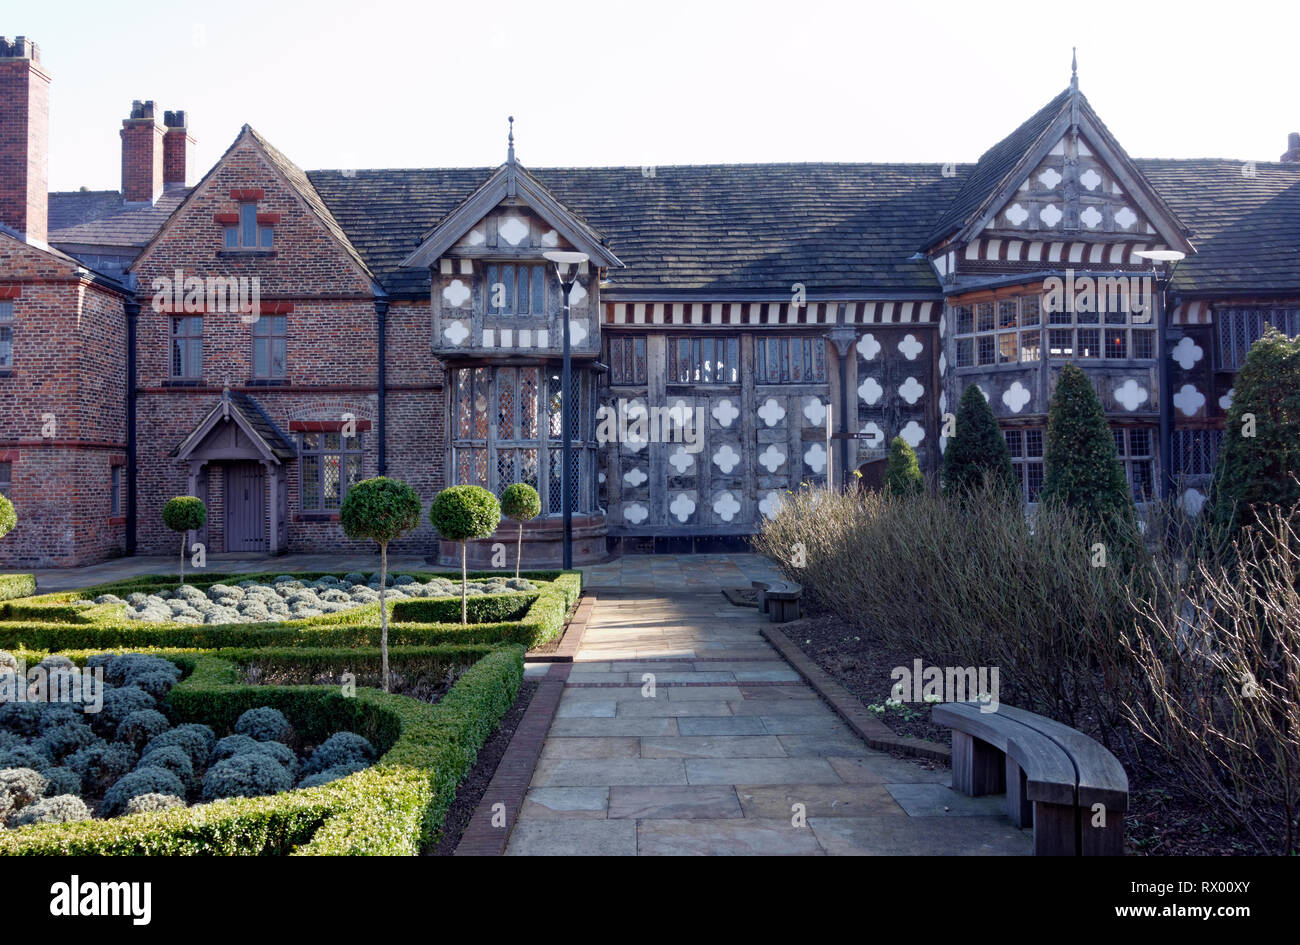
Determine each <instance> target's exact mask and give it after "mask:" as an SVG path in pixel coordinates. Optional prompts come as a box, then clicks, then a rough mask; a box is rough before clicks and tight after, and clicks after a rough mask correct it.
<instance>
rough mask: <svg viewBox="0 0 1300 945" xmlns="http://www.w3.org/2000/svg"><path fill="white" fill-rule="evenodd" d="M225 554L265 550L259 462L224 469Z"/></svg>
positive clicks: (263, 478)
mask: <svg viewBox="0 0 1300 945" xmlns="http://www.w3.org/2000/svg"><path fill="white" fill-rule="evenodd" d="M224 517H225V532H226V551H266V548H267V541H266V471H265V470H264V469H263V467H262V465H261V463H233V464H231V465H229V466H227V467H226V490H225V516H224Z"/></svg>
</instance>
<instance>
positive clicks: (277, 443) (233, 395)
mask: <svg viewBox="0 0 1300 945" xmlns="http://www.w3.org/2000/svg"><path fill="white" fill-rule="evenodd" d="M227 422H229V423H233V424H235V426H237V427H238V428H239V429H240V431H241V432H243V434H244V435H245V436H246V437H248V439H249V441H250V442H251V443H252V444H253V446H254V448H255V449H256V450H257V452H258V453H259V454H260V455H261V457H262V458H263V459H266V460H269V461H271V462H274V463H277V464H279V463H283V462H285V461H287V460H290V459H293V458H294V457H296V456H297V455H298V450H297V448H296V447H295V446H294V444H293V442H292V441H291V440H290V439H289V438H288V437H287V436H285V435H284V433H283V432H282V431H281V430H280V428H279V427H277V426H276V425H275V421H273V420H272V419H271V418H270V417H269V416H267V413H266V411H265V410H263V409H262V407H261V405H260V404H259V403H258V402H257V401H255V400H254V399H253V398H252V397H249V396H248V395H247V394H245V393H243V392H241V391H232V390H231V389H230V388H228V387H227V388H226V389H225V390H223V391H222V392H221V399H220V400H218V401H217V402H216V404H215V405H214V406H213V407H212V409H211V410H209V411H208V413H207V415H206V416H205V417H204V418H203V419H202V420H200V421H199V423H198V425H197V426H195V428H194V429H193V430H191V431H190V433H189V435H188V436H187V437H185V439H184V440H182V441H181V442H180V443H179V444H178V445H177V447H176V448H175V449H174V450H172V452H171V455H172V456H174V457H176V458H177V459H183V460H187V459H190V458H191V456H193V455H194V454H195V452H196V451H198V450H199V447H200V446H202V445H203V442H204V441H205V440H206V439H207V438H208V436H209V434H211V433H212V431H213V430H215V429H216V428H217V426H218V425H219V424H222V423H227Z"/></svg>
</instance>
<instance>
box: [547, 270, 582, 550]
mask: <svg viewBox="0 0 1300 945" xmlns="http://www.w3.org/2000/svg"><path fill="white" fill-rule="evenodd" d="M542 255H543V256H544V257H546V259H548V260H550V261H551V262H552V263H554V264H555V275H556V277H557V278H558V279H559V280H560V301H561V303H562V305H563V306H564V308H563V311H562V315H563V321H564V326H563V328H564V368H563V371H562V373H561V378H560V390H561V391H562V393H561V395H560V429H561V430H562V431H563V433H562V434H561V435H562V437H563V443H564V454H563V463H564V465H563V467H562V468H561V469H560V491H561V492H563V496H562V497H561V499H560V509H561V514H562V515H563V517H564V564H563V567H564V570H566V571H567V570H569V569H570V568H572V567H573V501H572V499H571V498H570V496H569V478H570V475H571V473H570V470H571V469H572V454H573V429H572V417H573V410H572V405H573V404H574V401H573V399H572V397H573V359H572V355H571V353H570V348H569V293H570V292H572V291H573V284H574V283H575V282H577V281H578V267H579V266H580V265H581V264H582V263H585V262H586V261H587V259H588V258H589V257H588V256H587V254H586V253H574V252H564V251H562V250H553V251H551V252H549V253H543V254H542ZM579 410H581V407H580V406H579Z"/></svg>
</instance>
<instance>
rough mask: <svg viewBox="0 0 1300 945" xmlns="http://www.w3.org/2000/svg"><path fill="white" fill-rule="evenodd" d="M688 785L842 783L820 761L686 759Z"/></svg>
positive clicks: (833, 770) (809, 759)
mask: <svg viewBox="0 0 1300 945" xmlns="http://www.w3.org/2000/svg"><path fill="white" fill-rule="evenodd" d="M685 764H686V777H687V780H688V781H689V783H691V784H843V783H844V781H843V779H842V778H840V776H839V775H838V774H836V773H835V769H834V768H832V767H831V766H830V765H829V764H827V763H826V761H825V759H823V758H717V759H713V758H708V759H705V758H688V759H686V762H685Z"/></svg>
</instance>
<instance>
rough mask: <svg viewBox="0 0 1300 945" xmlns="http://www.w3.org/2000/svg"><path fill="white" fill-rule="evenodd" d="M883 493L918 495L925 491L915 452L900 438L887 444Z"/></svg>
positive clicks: (923, 479)
mask: <svg viewBox="0 0 1300 945" xmlns="http://www.w3.org/2000/svg"><path fill="white" fill-rule="evenodd" d="M885 491H886V492H892V493H893V494H894V495H920V494H921V493H922V492H924V491H925V477H924V476H922V475H921V464H920V463H919V462H917V459H916V451H915V450H913V449H912V447H911V446H910V445H909V444H908V442H907V440H905V439H903V438H902V437H901V436H896V437H894V439H893V440H892V441H890V444H889V460H888V461H887V462H886V463H885Z"/></svg>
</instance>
